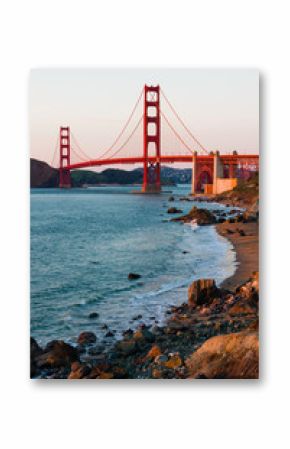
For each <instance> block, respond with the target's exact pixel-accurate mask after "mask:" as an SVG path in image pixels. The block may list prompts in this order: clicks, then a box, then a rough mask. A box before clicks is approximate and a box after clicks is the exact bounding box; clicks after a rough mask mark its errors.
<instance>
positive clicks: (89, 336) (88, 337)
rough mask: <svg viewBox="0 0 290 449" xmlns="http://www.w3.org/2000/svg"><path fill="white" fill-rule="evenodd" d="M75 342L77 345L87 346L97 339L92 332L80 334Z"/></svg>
mask: <svg viewBox="0 0 290 449" xmlns="http://www.w3.org/2000/svg"><path fill="white" fill-rule="evenodd" d="M77 341H78V344H79V345H88V344H91V343H95V342H96V341H97V337H96V335H95V334H94V333H93V332H82V333H81V334H80V335H79V337H78V340H77Z"/></svg>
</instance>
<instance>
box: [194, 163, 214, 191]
mask: <svg viewBox="0 0 290 449" xmlns="http://www.w3.org/2000/svg"><path fill="white" fill-rule="evenodd" d="M212 183H213V167H210V166H209V165H201V166H199V167H198V170H197V176H196V191H198V192H203V186H204V184H212Z"/></svg>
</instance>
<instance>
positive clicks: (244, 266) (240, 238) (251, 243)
mask: <svg viewBox="0 0 290 449" xmlns="http://www.w3.org/2000/svg"><path fill="white" fill-rule="evenodd" d="M216 230H217V232H218V233H219V234H220V235H222V236H223V237H226V238H227V239H228V240H229V241H230V242H231V243H232V244H233V246H234V251H235V253H236V260H237V263H238V266H237V269H236V271H235V273H234V274H233V276H231V277H229V278H227V279H225V280H224V281H223V283H222V284H221V287H222V288H225V289H228V290H231V291H232V290H235V289H236V288H237V287H238V286H240V285H241V284H243V283H245V282H246V281H247V280H248V279H249V278H250V277H251V276H252V275H253V272H256V271H259V223H257V222H255V223H226V222H225V223H220V224H218V225H216Z"/></svg>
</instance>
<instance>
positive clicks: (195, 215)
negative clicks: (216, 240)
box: [171, 206, 216, 226]
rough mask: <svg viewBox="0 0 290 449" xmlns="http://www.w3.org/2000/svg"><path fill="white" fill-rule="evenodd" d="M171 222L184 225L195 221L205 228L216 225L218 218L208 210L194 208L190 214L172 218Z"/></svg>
mask: <svg viewBox="0 0 290 449" xmlns="http://www.w3.org/2000/svg"><path fill="white" fill-rule="evenodd" d="M171 221H181V222H183V223H190V222H192V221H195V222H196V223H197V224H198V225H199V226H205V225H211V224H215V223H216V218H215V216H214V214H212V213H211V212H210V211H209V210H208V209H199V208H198V207H195V206H194V207H193V208H192V209H191V210H190V211H189V212H188V214H186V215H183V216H182V217H177V218H172V220H171Z"/></svg>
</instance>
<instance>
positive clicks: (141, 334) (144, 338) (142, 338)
mask: <svg viewBox="0 0 290 449" xmlns="http://www.w3.org/2000/svg"><path fill="white" fill-rule="evenodd" d="M133 339H134V340H135V341H137V342H139V343H142V342H146V343H153V342H154V341H155V335H154V334H153V333H152V332H150V330H149V329H147V328H146V327H143V328H139V329H137V330H136V331H135V332H134V334H133Z"/></svg>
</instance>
